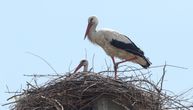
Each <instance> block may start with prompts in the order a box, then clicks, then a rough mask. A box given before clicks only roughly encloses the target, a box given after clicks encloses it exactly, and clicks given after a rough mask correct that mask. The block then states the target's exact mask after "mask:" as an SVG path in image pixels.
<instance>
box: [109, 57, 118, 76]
mask: <svg viewBox="0 0 193 110" xmlns="http://www.w3.org/2000/svg"><path fill="white" fill-rule="evenodd" d="M111 59H112V61H113V65H114V71H115V79H117V68H118V64H117V63H115V59H114V57H111Z"/></svg>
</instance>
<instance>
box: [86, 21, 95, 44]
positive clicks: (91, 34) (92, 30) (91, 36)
mask: <svg viewBox="0 0 193 110" xmlns="http://www.w3.org/2000/svg"><path fill="white" fill-rule="evenodd" d="M96 27H97V24H93V25H92V26H91V28H90V30H89V32H88V39H89V40H90V41H91V42H93V43H95V38H96V37H95V36H96V33H97V31H96Z"/></svg>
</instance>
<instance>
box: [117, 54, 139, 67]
mask: <svg viewBox="0 0 193 110" xmlns="http://www.w3.org/2000/svg"><path fill="white" fill-rule="evenodd" d="M135 59H137V57H136V56H134V57H132V58H130V59H128V60H123V61H120V62H117V63H116V65H119V64H121V63H124V62H127V61H132V60H135Z"/></svg>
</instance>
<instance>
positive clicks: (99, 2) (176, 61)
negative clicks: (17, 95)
mask: <svg viewBox="0 0 193 110" xmlns="http://www.w3.org/2000/svg"><path fill="white" fill-rule="evenodd" d="M192 5H193V1H192V0H117V1H115V0H114V1H113V0H111V1H110V0H93V1H90V0H84V1H78V0H69V1H66V0H0V50H1V54H0V68H1V69H0V75H1V77H0V105H2V104H5V103H7V101H6V100H7V99H8V98H9V97H11V96H12V95H14V94H7V93H6V92H7V91H8V90H7V88H6V86H7V87H8V88H9V90H10V91H19V90H20V89H21V88H26V81H28V82H30V80H31V78H30V77H25V76H23V75H24V74H54V71H53V70H52V69H51V68H50V67H49V66H48V65H47V64H46V63H45V62H43V61H42V60H41V59H39V58H37V57H35V56H33V55H30V54H28V53H27V52H32V53H34V54H36V55H39V56H41V57H42V58H44V59H45V60H46V61H48V62H49V64H51V65H52V67H53V68H54V69H55V70H56V71H57V73H61V74H62V73H66V72H68V71H69V70H72V69H74V68H75V66H76V65H77V64H78V63H79V62H80V60H82V59H85V58H87V59H88V61H89V63H91V62H92V59H93V57H94V67H95V72H99V71H102V70H104V69H105V65H106V64H105V60H106V61H107V63H108V64H109V65H110V64H111V65H112V62H111V59H110V58H109V57H108V56H107V55H106V54H105V52H104V51H103V50H102V49H101V48H99V47H97V46H95V45H92V44H91V43H90V42H89V41H88V40H84V39H83V38H84V33H85V30H86V26H87V22H88V17H89V16H91V15H96V16H97V17H98V19H99V25H98V27H97V28H98V29H100V28H110V29H113V30H116V31H118V32H120V33H122V34H125V35H127V36H128V37H129V38H130V39H131V40H132V41H133V42H135V44H136V45H138V46H139V47H140V48H141V49H142V50H143V51H144V52H145V55H146V56H147V57H149V59H150V60H151V62H152V66H156V65H162V64H164V63H165V62H167V64H171V65H176V66H182V67H186V68H188V69H178V68H172V67H167V72H166V77H165V82H164V88H165V89H167V90H171V91H173V92H174V93H176V94H178V93H181V92H183V91H186V90H187V89H189V88H191V87H193V64H192V61H193V58H192V56H193V51H192V47H193V44H192V41H193V37H192V36H193V31H192V30H193V14H192V10H193V7H192ZM127 64H128V65H132V66H135V67H140V66H139V65H136V64H133V63H127ZM90 67H91V65H90ZM150 71H151V72H152V73H153V75H154V78H155V80H156V78H157V79H159V77H160V75H161V73H162V68H158V69H150ZM45 80H46V79H38V81H40V82H41V81H42V82H43V81H45ZM7 109H8V106H0V110H7Z"/></svg>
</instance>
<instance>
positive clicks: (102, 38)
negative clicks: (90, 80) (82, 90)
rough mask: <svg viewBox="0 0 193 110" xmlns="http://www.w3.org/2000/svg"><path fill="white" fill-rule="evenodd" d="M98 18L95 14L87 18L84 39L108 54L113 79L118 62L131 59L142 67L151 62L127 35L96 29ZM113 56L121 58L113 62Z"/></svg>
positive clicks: (147, 65)
mask: <svg viewBox="0 0 193 110" xmlns="http://www.w3.org/2000/svg"><path fill="white" fill-rule="evenodd" d="M97 25H98V19H97V17H96V16H91V17H89V18H88V26H87V29H86V33H85V36H84V39H85V38H86V37H87V36H88V39H89V40H90V41H91V42H92V43H93V44H97V45H99V46H100V47H102V48H103V49H104V51H105V52H106V54H107V55H109V56H110V57H111V59H112V61H113V64H114V71H115V79H117V68H118V65H119V64H120V63H124V62H126V61H131V62H133V63H137V64H139V65H141V66H142V67H143V68H148V67H149V66H150V65H151V62H150V61H149V60H148V59H147V58H146V57H145V56H144V52H143V51H142V50H141V49H140V48H139V47H137V46H136V45H135V44H134V43H133V42H132V41H131V40H130V39H129V38H128V37H127V36H125V35H123V34H120V33H118V32H116V31H112V30H108V29H101V30H96V27H97ZM115 57H117V58H119V59H122V61H120V62H115V59H114V58H115Z"/></svg>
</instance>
